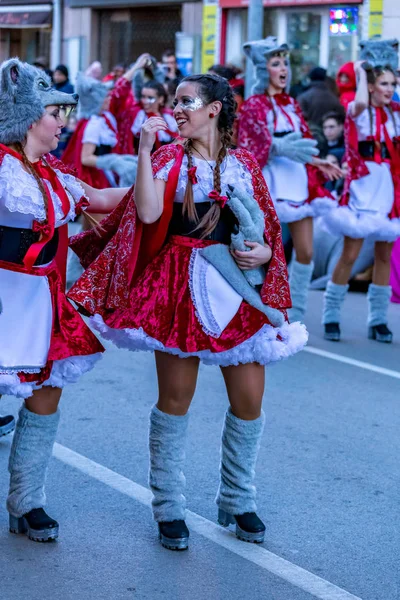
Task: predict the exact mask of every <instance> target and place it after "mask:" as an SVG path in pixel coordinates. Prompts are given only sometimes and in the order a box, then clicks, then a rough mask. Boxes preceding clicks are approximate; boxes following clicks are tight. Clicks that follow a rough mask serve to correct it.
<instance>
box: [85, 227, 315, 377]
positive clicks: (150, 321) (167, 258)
mask: <svg viewBox="0 0 400 600" xmlns="http://www.w3.org/2000/svg"><path fill="white" fill-rule="evenodd" d="M210 243H213V242H209V241H204V240H197V239H193V238H187V237H181V236H172V237H171V238H170V239H169V241H168V242H167V244H166V245H165V246H164V248H163V249H162V251H161V252H160V254H159V255H158V256H157V257H156V258H155V259H154V260H153V261H152V262H151V263H150V264H149V265H148V266H147V268H146V269H145V271H144V272H143V273H142V275H141V276H140V277H139V278H138V280H137V281H136V283H135V285H134V286H133V288H132V290H131V293H130V301H129V307H128V308H124V309H117V310H115V311H113V312H112V313H111V314H109V315H107V316H105V317H104V318H102V317H100V315H95V317H93V318H92V323H93V325H94V326H95V327H96V328H97V329H98V330H99V331H100V333H101V334H102V335H103V336H104V337H105V338H107V339H109V340H111V341H113V342H114V343H115V344H116V345H117V346H119V347H123V348H128V349H130V350H160V351H162V352H167V353H170V354H175V355H178V356H180V357H182V358H186V357H189V356H198V357H199V358H201V359H202V360H203V362H205V363H206V364H218V365H220V366H227V365H231V364H239V363H248V362H259V363H261V364H266V363H267V362H271V361H273V360H279V359H281V358H286V357H287V356H289V355H291V354H294V353H295V352H297V351H299V350H301V348H303V346H304V345H305V343H306V341H307V332H306V330H305V327H304V326H303V325H300V323H293V324H291V325H289V323H285V324H284V325H283V326H282V327H280V328H279V329H278V328H275V327H273V326H272V325H271V323H270V322H269V320H268V318H267V317H266V315H264V314H263V313H262V312H260V311H259V310H257V309H256V308H254V307H252V306H250V305H249V304H247V303H246V302H245V301H242V302H241V304H240V306H239V309H238V311H237V312H236V314H235V316H234V317H233V318H232V320H231V321H230V322H229V323H228V325H227V326H226V327H225V329H224V330H223V331H222V333H221V334H220V335H219V337H213V336H211V335H210V334H209V333H208V332H207V330H205V328H204V327H203V326H202V324H201V322H200V320H199V318H198V316H197V312H196V308H195V306H194V303H193V299H192V294H191V289H190V263H191V257H192V252H193V251H194V250H195V249H196V248H202V247H205V246H207V245H209V244H210Z"/></svg>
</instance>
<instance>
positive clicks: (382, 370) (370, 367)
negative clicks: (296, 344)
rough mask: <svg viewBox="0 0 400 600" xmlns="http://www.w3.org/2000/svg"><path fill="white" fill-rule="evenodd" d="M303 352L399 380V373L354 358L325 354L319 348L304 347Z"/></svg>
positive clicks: (332, 353)
mask: <svg viewBox="0 0 400 600" xmlns="http://www.w3.org/2000/svg"><path fill="white" fill-rule="evenodd" d="M304 352H309V353H310V354H316V355H317V356H322V357H324V358H330V359H331V360H337V361H338V362H342V363H345V364H346V365H352V366H353V367H360V369H366V370H367V371H372V372H373V373H379V374H380V375H387V376H388V377H394V379H400V372H399V371H392V369H385V368H384V367H378V366H377V365H373V364H371V363H367V362H363V361H361V360H356V359H355V358H349V357H347V356H343V355H342V354H335V353H334V352H327V351H326V350H321V349H320V348H314V346H306V347H305V348H304Z"/></svg>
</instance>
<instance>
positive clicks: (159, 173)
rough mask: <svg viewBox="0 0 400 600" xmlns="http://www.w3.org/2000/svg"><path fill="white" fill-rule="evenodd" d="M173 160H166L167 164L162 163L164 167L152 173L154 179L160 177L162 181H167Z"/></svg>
mask: <svg viewBox="0 0 400 600" xmlns="http://www.w3.org/2000/svg"><path fill="white" fill-rule="evenodd" d="M174 162H175V160H174V159H172V160H170V161H169V162H167V164H166V165H164V167H162V168H161V169H160V170H159V171H157V173H156V174H155V175H154V179H162V180H163V181H168V175H169V173H170V171H171V169H172V165H173V164H174Z"/></svg>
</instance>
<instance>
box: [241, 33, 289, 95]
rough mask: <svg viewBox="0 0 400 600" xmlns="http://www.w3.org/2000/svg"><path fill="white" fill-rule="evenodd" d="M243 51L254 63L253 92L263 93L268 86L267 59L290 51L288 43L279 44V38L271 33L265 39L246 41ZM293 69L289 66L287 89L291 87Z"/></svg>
mask: <svg viewBox="0 0 400 600" xmlns="http://www.w3.org/2000/svg"><path fill="white" fill-rule="evenodd" d="M243 51H244V53H245V54H246V56H248V57H249V58H250V59H251V61H252V63H253V65H254V75H255V83H254V85H253V87H252V89H251V93H252V94H263V93H264V92H265V90H266V89H267V87H268V83H269V74H268V70H267V61H268V59H269V58H270V57H271V56H272V55H273V54H277V53H279V52H285V53H289V46H288V45H287V44H278V38H276V37H274V36H272V35H270V36H268V37H266V38H265V39H264V40H256V41H254V42H246V43H245V44H244V45H243ZM290 78H291V71H290V66H289V76H288V80H287V85H286V89H287V90H288V89H289V87H290Z"/></svg>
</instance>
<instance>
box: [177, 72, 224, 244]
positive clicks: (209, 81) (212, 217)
mask: <svg viewBox="0 0 400 600" xmlns="http://www.w3.org/2000/svg"><path fill="white" fill-rule="evenodd" d="M186 82H187V83H194V84H196V85H197V88H198V94H199V96H200V98H201V99H202V100H203V102H204V103H205V104H211V102H216V101H218V102H221V104H222V108H221V112H220V113H219V115H218V121H217V127H218V131H219V132H220V133H221V149H220V151H219V153H218V156H217V160H216V164H215V168H214V182H213V183H214V189H215V191H216V192H218V194H220V193H221V164H222V161H223V160H224V158H225V157H226V156H227V154H228V149H229V148H230V146H231V142H232V130H233V123H234V121H235V118H236V114H235V113H236V102H235V99H234V96H233V91H232V89H231V86H230V85H229V83H228V81H227V80H226V79H225V78H224V77H220V76H219V75H213V74H211V73H207V74H205V75H190V76H189V77H185V78H184V79H183V80H182V81H181V83H186ZM184 148H185V153H186V155H187V158H188V169H191V168H192V167H193V141H192V140H191V139H187V140H186V141H185V143H184ZM182 210H183V213H184V214H185V213H187V215H188V217H189V220H190V221H192V222H193V223H196V225H197V226H196V230H199V229H201V230H202V233H201V238H205V237H207V236H208V235H210V233H211V232H212V231H213V230H214V229H215V227H216V226H217V224H218V221H219V218H220V215H221V207H220V205H219V204H218V203H217V202H214V203H213V204H212V206H211V208H210V210H209V211H208V212H207V213H206V214H205V215H204V217H203V218H202V220H201V221H200V222H199V218H198V215H197V211H196V206H195V202H194V198H193V187H192V182H191V181H190V178H188V184H187V187H186V192H185V198H184V201H183V208H182Z"/></svg>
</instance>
